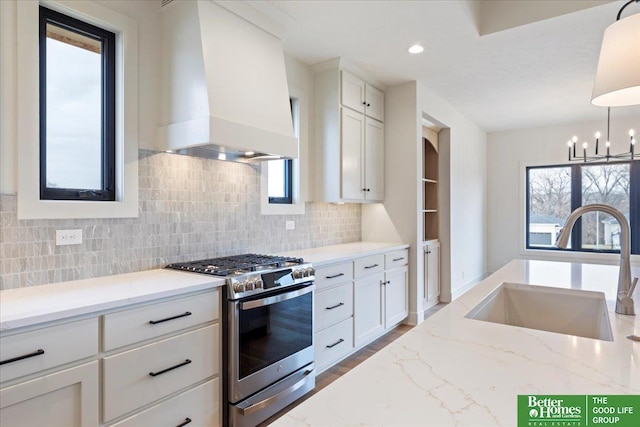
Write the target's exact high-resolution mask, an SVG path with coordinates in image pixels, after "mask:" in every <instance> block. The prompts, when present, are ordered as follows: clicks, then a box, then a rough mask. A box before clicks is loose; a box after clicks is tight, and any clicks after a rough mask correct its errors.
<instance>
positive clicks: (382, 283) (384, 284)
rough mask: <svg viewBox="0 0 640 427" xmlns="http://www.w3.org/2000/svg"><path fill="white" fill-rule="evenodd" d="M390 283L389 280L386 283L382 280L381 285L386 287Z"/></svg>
mask: <svg viewBox="0 0 640 427" xmlns="http://www.w3.org/2000/svg"><path fill="white" fill-rule="evenodd" d="M389 283H391V280H387V281H386V282H385V281H383V280H381V281H380V284H381V285H382V286H386V285H388V284H389Z"/></svg>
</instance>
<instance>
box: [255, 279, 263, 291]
mask: <svg viewBox="0 0 640 427" xmlns="http://www.w3.org/2000/svg"><path fill="white" fill-rule="evenodd" d="M262 286H263V284H262V280H261V279H256V282H255V288H256V289H262Z"/></svg>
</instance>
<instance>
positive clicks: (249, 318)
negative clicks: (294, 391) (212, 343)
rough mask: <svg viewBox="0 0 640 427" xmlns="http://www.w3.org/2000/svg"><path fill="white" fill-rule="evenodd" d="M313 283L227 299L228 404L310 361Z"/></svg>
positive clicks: (241, 398) (264, 386)
mask: <svg viewBox="0 0 640 427" xmlns="http://www.w3.org/2000/svg"><path fill="white" fill-rule="evenodd" d="M313 289H314V285H313V282H308V283H304V284H302V285H299V286H294V287H290V288H287V289H285V290H282V292H274V293H269V294H268V295H266V296H262V297H258V298H256V297H249V298H243V299H240V300H237V301H229V304H230V307H229V401H230V402H231V403H237V402H239V401H241V400H243V399H245V398H246V397H248V396H251V395H252V394H254V393H256V392H258V391H260V390H262V389H264V388H266V387H268V386H269V385H271V384H273V383H275V382H277V381H279V380H281V379H282V378H284V377H286V376H288V375H290V374H292V373H294V372H296V371H298V370H299V369H301V368H302V367H304V366H306V365H308V364H310V363H313V358H314V352H313Z"/></svg>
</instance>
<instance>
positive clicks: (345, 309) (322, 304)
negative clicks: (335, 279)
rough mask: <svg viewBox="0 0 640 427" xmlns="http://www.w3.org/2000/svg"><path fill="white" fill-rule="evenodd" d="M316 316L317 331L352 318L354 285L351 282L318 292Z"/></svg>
mask: <svg viewBox="0 0 640 427" xmlns="http://www.w3.org/2000/svg"><path fill="white" fill-rule="evenodd" d="M315 314H316V325H315V329H316V331H320V330H322V329H324V328H326V327H327V326H331V325H333V324H335V323H338V322H339V321H341V320H344V319H346V318H348V317H351V316H352V315H353V284H352V283H351V282H349V283H345V284H344V285H340V286H338V287H335V288H332V289H327V290H325V291H321V292H317V293H316V301H315Z"/></svg>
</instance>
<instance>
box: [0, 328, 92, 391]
mask: <svg viewBox="0 0 640 427" xmlns="http://www.w3.org/2000/svg"><path fill="white" fill-rule="evenodd" d="M97 353H98V319H97V318H93V319H87V320H81V321H79V322H73V323H65V324H63V325H57V326H52V327H49V328H42V329H37V330H34V331H30V332H25V333H22V334H16V335H10V336H4V337H1V338H0V360H1V361H3V362H5V363H3V364H2V365H0V382H5V381H9V380H12V379H14V378H19V377H21V376H23V375H29V374H32V373H34V372H38V371H42V370H45V369H49V368H54V367H56V366H60V365H64V364H65V363H70V362H73V361H74V360H80V359H84V358H85V357H90V356H93V355H94V354H97ZM22 357H24V358H22Z"/></svg>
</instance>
